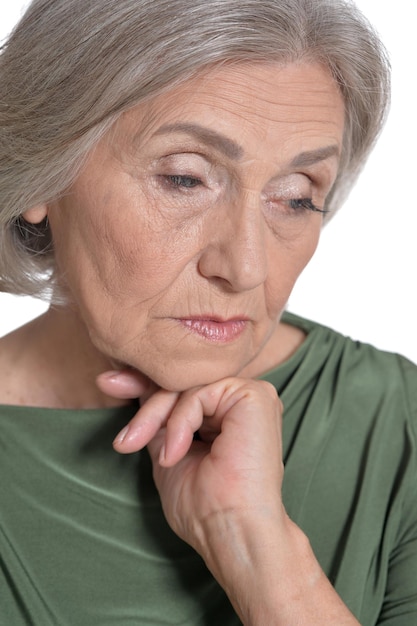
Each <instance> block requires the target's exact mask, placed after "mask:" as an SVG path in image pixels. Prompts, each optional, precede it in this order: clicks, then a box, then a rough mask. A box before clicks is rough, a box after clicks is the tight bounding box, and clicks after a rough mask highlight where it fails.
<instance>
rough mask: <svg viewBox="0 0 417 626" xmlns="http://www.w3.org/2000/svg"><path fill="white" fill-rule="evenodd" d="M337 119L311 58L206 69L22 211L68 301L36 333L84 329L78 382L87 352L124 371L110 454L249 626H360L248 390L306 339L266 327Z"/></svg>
mask: <svg viewBox="0 0 417 626" xmlns="http://www.w3.org/2000/svg"><path fill="white" fill-rule="evenodd" d="M343 123H344V107H343V102H342V98H341V95H340V93H339V90H338V88H337V86H336V84H335V82H334V81H333V79H332V78H331V76H330V75H329V73H328V72H327V71H326V69H324V68H323V67H321V66H320V65H317V64H303V63H300V64H297V65H289V66H285V67H280V66H276V65H268V64H258V65H250V64H244V65H237V66H224V67H221V68H219V67H214V68H212V69H211V70H209V71H207V72H205V73H203V74H200V75H199V76H198V77H197V78H194V79H192V80H189V81H187V82H186V83H184V84H183V85H182V86H180V87H176V88H175V89H172V90H171V91H170V92H168V93H166V94H164V95H163V96H161V97H158V98H156V99H154V100H153V101H152V102H151V103H149V104H147V105H141V106H138V107H136V108H135V109H132V110H131V111H129V112H128V113H126V114H125V115H123V116H122V118H121V119H120V120H119V121H118V122H117V123H116V125H115V127H114V128H113V129H112V131H111V132H110V133H109V134H108V135H107V136H106V137H105V138H104V139H103V140H102V141H101V143H100V144H99V145H98V146H97V148H96V149H95V150H94V152H93V153H92V154H91V155H90V158H89V160H88V162H87V164H86V166H85V168H84V169H83V171H82V172H81V174H80V176H79V177H78V179H77V180H76V182H75V184H74V185H73V186H72V188H71V189H70V190H69V192H68V194H67V195H65V196H64V197H63V198H61V199H59V200H58V201H56V202H54V203H51V204H50V205H48V206H43V205H41V206H38V207H34V208H33V209H31V210H30V211H28V212H27V214H26V219H27V220H28V221H33V222H36V221H39V220H40V219H42V218H43V217H45V215H46V214H48V216H49V220H50V225H51V229H52V234H53V238H54V243H55V249H56V256H57V263H58V269H59V273H60V276H61V281H62V284H63V286H64V287H65V289H66V291H67V294H68V299H69V305H68V306H67V307H64V309H61V310H60V309H55V310H52V311H50V313H49V318H48V319H49V323H51V320H52V322H53V321H54V320H55V327H56V328H57V329H58V330H59V329H60V331H61V334H62V331H63V330H64V328H66V329H67V331H68V329H69V328H71V333H69V334H68V332H67V336H70V337H71V341H74V342H77V341H80V340H79V339H77V338H78V337H82V340H83V341H85V337H86V333H87V337H88V339H87V343H88V342H90V345H91V352H90V353H89V355H90V356H89V357H88V359H87V360H88V361H89V362H90V364H91V370H93V369H94V367H93V366H92V363H93V361H94V350H96V352H97V355H100V359H101V360H100V359H98V358H97V362H96V369H97V370H98V371H100V370H99V365H100V367H102V365H103V362H102V358H103V355H104V356H105V358H107V359H108V360H109V361H108V362H109V364H110V363H120V364H122V365H123V366H128V367H129V368H130V369H127V370H125V371H122V372H110V373H107V374H102V375H101V376H100V377H99V379H98V384H99V387H100V389H101V391H102V392H103V394H105V395H104V396H103V404H105V403H106V401H105V400H104V398H108V397H109V396H113V397H114V398H119V399H124V400H126V399H127V400H128V399H129V398H134V397H138V396H140V397H141V400H142V406H141V409H140V410H139V412H138V414H137V415H136V416H135V417H134V418H133V420H132V421H131V422H130V424H129V425H128V426H127V427H126V428H125V429H124V430H123V431H122V433H120V435H119V436H118V437H117V438H116V440H115V443H114V446H115V448H116V450H117V451H119V452H121V453H129V452H133V451H135V450H139V449H141V448H142V447H144V446H145V445H148V448H149V451H150V454H151V457H152V460H153V466H154V476H155V481H156V484H157V487H158V489H159V493H160V496H161V501H162V506H163V509H164V512H165V515H166V517H167V520H168V522H169V523H170V524H171V526H172V528H173V529H174V530H175V532H177V533H178V535H179V536H181V537H182V538H183V539H184V540H185V541H187V542H188V543H190V544H191V545H192V546H193V547H194V548H195V549H196V550H198V552H199V553H200V554H201V555H202V557H203V558H204V559H205V561H206V563H207V565H208V567H209V568H210V570H211V571H212V573H213V575H214V576H215V577H216V578H217V580H218V581H219V582H220V584H221V585H222V586H223V587H224V589H225V591H226V593H227V594H228V596H229V598H230V600H231V602H232V603H233V605H234V607H235V609H236V611H237V613H238V614H239V616H240V618H241V619H242V621H243V623H244V624H245V625H247V626H248V625H249V626H250V625H259V626H261V625H262V626H265V624H274V625H277V626H280V625H281V624H282V625H284V624H285V626H289V625H290V626H291V625H296V624H297V625H298V624H308V625H309V626H312V625H313V626H314V625H320V626H326V625H329V626H330V625H331V626H334V624H338V626H343V625H354V624H357V623H358V622H357V621H356V620H355V618H354V617H353V616H352V615H351V614H350V612H349V611H348V610H347V608H346V607H345V606H344V605H343V603H342V602H341V600H340V599H339V598H338V596H337V595H336V593H335V592H334V590H333V589H332V587H331V585H330V584H329V582H328V581H327V579H326V577H325V576H324V574H323V572H322V571H321V569H320V567H319V565H318V563H317V561H316V559H315V557H314V555H313V553H312V551H311V549H310V547H309V544H308V541H307V539H306V537H305V536H304V535H303V533H302V532H301V530H300V529H299V528H297V527H296V526H295V524H294V523H293V522H292V521H291V520H290V519H289V518H288V516H287V515H286V512H285V509H284V506H283V503H282V501H281V495H280V486H281V482H282V477H283V464H282V459H281V456H280V454H281V452H280V451H281V419H282V405H281V402H280V400H279V398H278V397H277V394H276V391H275V389H273V387H271V386H270V385H269V384H267V383H264V382H262V381H257V380H254V379H255V378H256V377H257V376H259V375H260V374H261V373H263V372H265V371H267V370H268V369H270V368H272V367H274V366H276V365H277V364H279V363H281V362H282V361H284V360H285V359H286V358H288V356H289V355H290V354H291V353H292V352H293V350H294V349H295V348H296V347H297V345H299V343H300V342H301V341H302V339H303V337H302V333H300V332H299V331H297V330H296V329H294V328H291V327H288V326H285V325H283V324H281V323H280V322H279V319H280V315H281V313H282V311H283V309H284V307H285V304H286V302H287V300H288V297H289V295H290V293H291V289H292V287H293V285H294V282H295V281H296V279H297V277H298V276H299V274H300V272H301V271H302V270H303V268H304V267H305V265H306V264H307V263H308V261H309V259H310V258H311V256H312V254H313V253H314V250H315V248H316V245H317V243H318V239H319V234H320V229H321V225H322V217H323V216H322V213H321V209H323V207H324V203H325V198H326V195H327V194H328V192H329V191H330V189H331V187H332V184H333V182H334V180H335V178H336V175H337V169H338V162H339V155H340V151H341V145H342V137H343ZM69 318H71V324H70V323H69V322H68V319H69ZM65 320H66V321H65ZM77 329H78V331H77ZM58 334H59V333H58V332H57V336H58ZM78 364H79V365H80V364H81V361H80V360H79V359H78ZM81 374H82V367H81V370H80V377H81ZM61 377H62V376H61ZM73 389H74V388H73ZM67 401H68V402H69V400H67ZM196 431H198V432H199V440H194V439H193V435H194V433H195V432H196Z"/></svg>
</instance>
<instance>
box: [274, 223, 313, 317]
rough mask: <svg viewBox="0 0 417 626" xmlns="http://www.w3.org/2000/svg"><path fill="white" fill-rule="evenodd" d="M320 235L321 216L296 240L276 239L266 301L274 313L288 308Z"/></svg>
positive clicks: (295, 238)
mask: <svg viewBox="0 0 417 626" xmlns="http://www.w3.org/2000/svg"><path fill="white" fill-rule="evenodd" d="M314 217H316V216H314ZM319 220H320V221H319ZM320 232H321V217H319V218H318V219H315V223H313V224H310V225H309V227H306V228H304V229H303V231H302V232H299V233H298V234H297V237H293V238H286V239H284V238H279V241H278V240H277V239H276V241H275V243H274V252H273V254H271V256H270V258H271V261H270V270H269V275H270V280H269V281H268V285H267V299H268V301H269V302H270V303H271V307H273V308H274V313H276V311H275V309H276V310H278V311H280V310H281V309H282V307H283V306H285V304H286V302H287V300H288V298H289V296H290V294H291V291H292V289H293V287H294V284H295V282H296V281H297V279H298V277H299V276H300V274H301V272H302V271H303V269H304V268H305V267H306V265H307V264H308V262H309V261H310V259H311V258H312V256H313V255H314V252H315V251H316V248H317V245H318V242H319V239H320Z"/></svg>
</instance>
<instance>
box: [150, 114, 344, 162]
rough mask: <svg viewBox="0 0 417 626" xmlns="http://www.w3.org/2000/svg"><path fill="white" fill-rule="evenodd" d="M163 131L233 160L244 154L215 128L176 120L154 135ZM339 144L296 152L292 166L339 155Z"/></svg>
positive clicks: (240, 148) (236, 144)
mask: <svg viewBox="0 0 417 626" xmlns="http://www.w3.org/2000/svg"><path fill="white" fill-rule="evenodd" d="M165 133H185V134H188V135H191V136H192V137H194V138H196V139H197V140H199V141H202V142H203V143H205V144H206V145H209V146H212V147H213V148H215V149H216V150H219V151H220V152H222V153H223V154H224V155H225V156H227V157H229V158H230V159H232V160H234V161H238V160H239V159H241V158H242V157H243V155H244V150H243V148H242V146H240V145H239V144H238V143H236V142H235V141H233V140H232V139H229V137H226V136H225V135H222V134H221V133H218V132H217V131H215V130H211V129H209V128H205V127H204V126H200V124H193V123H190V122H178V123H176V124H164V125H163V126H161V127H160V128H158V130H157V131H156V132H155V135H163V134H165ZM339 153H340V151H339V146H337V145H336V144H334V145H330V146H326V147H324V148H318V149H317V150H307V151H305V152H301V153H300V154H298V155H297V156H296V157H295V158H294V159H293V160H292V161H291V164H290V165H291V166H292V167H310V166H312V165H315V164H316V163H319V162H320V161H325V160H326V159H329V158H331V157H334V156H336V157H337V156H339Z"/></svg>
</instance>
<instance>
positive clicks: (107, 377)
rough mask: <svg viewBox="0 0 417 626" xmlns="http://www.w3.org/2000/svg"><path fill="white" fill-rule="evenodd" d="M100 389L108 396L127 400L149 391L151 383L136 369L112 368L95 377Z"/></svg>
mask: <svg viewBox="0 0 417 626" xmlns="http://www.w3.org/2000/svg"><path fill="white" fill-rule="evenodd" d="M96 383H97V386H98V388H99V389H100V391H102V392H103V393H105V394H106V395H108V396H113V397H114V398H120V399H123V400H129V399H132V398H139V397H140V396H143V394H144V393H146V392H147V391H149V389H150V387H151V385H152V383H151V381H150V380H149V378H147V377H146V376H144V375H143V374H141V373H140V372H138V371H137V370H114V371H109V372H103V373H102V374H99V376H97V378H96Z"/></svg>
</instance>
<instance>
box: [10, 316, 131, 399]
mask: <svg viewBox="0 0 417 626" xmlns="http://www.w3.org/2000/svg"><path fill="white" fill-rule="evenodd" d="M113 368H114V366H113V365H112V363H111V362H110V360H109V359H107V358H106V357H105V356H103V355H102V354H101V353H100V352H99V351H98V350H97V349H96V348H95V347H94V346H93V344H92V343H91V340H90V338H89V335H88V332H87V329H86V327H85V325H84V323H83V322H82V320H81V319H80V318H79V316H78V315H77V314H76V313H74V312H73V311H72V310H71V309H69V308H67V307H51V308H50V309H49V310H48V311H47V312H46V313H45V314H44V315H41V316H40V317H38V318H36V319H35V320H33V321H32V322H29V323H28V324H26V325H25V326H22V327H21V328H19V329H18V330H16V331H14V332H12V333H10V334H9V335H6V337H3V338H2V339H0V377H1V378H0V380H1V381H2V385H1V386H0V403H2V404H18V405H25V406H29V405H30V406H39V407H47V408H68V409H78V408H103V407H109V406H118V405H121V404H123V402H122V401H120V400H115V399H114V398H110V397H108V396H105V395H104V394H102V393H101V392H100V391H99V390H98V388H97V386H96V384H95V379H96V376H97V375H98V374H100V373H101V372H103V371H106V370H109V369H113Z"/></svg>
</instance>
